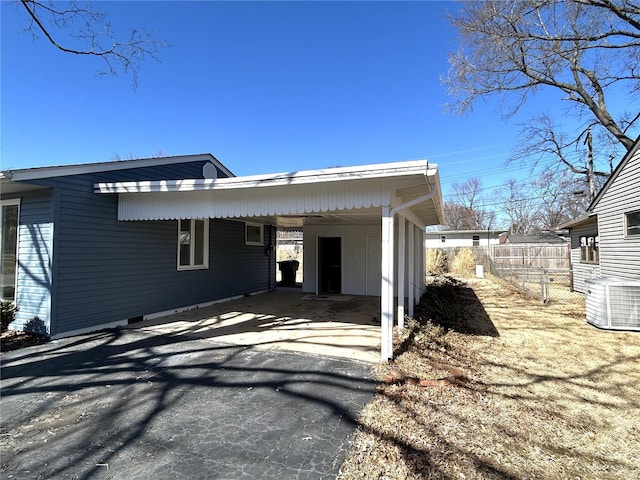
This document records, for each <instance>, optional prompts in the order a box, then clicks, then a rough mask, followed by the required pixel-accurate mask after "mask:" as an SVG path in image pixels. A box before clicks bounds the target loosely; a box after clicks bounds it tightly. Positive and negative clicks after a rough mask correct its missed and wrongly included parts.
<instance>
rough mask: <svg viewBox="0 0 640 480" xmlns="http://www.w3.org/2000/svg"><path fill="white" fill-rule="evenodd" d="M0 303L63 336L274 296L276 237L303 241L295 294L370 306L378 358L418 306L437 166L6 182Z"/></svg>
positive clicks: (135, 163) (196, 164)
mask: <svg viewBox="0 0 640 480" xmlns="http://www.w3.org/2000/svg"><path fill="white" fill-rule="evenodd" d="M0 192H1V200H2V257H1V258H2V272H1V273H2V275H1V280H2V297H3V299H10V300H13V301H15V303H16V304H17V305H18V307H19V309H20V310H19V311H18V314H17V316H16V321H15V322H14V325H13V327H14V328H22V327H24V326H27V327H28V328H35V329H37V330H41V331H45V332H46V333H47V334H49V335H50V336H52V337H61V336H68V335H73V334H78V333H82V332H87V331H91V330H96V329H101V328H106V327H113V326H117V325H122V324H126V323H128V322H133V321H138V320H141V319H145V318H153V317H154V316H160V315H164V314H168V313H173V312H176V311H180V310H184V309H189V308H194V307H197V306H203V305H207V304H209V303H212V302H216V301H221V300H224V299H229V298H233V297H236V296H241V295H247V294H253V293H258V292H264V291H268V290H272V289H274V288H275V286H276V283H275V271H276V261H275V260H276V258H275V244H276V230H277V229H278V228H300V229H302V231H303V241H304V264H305V268H304V273H305V274H304V279H303V291H305V292H310V293H345V294H354V295H379V296H380V298H381V327H382V329H381V330H382V341H381V344H382V346H381V355H382V357H383V359H387V358H391V355H392V349H391V332H392V327H393V324H394V322H395V321H396V320H398V321H402V320H403V319H404V307H405V302H404V301H401V302H398V305H397V308H394V302H395V297H398V298H400V299H403V300H404V298H405V297H408V305H409V314H411V312H412V308H413V304H414V302H415V300H417V299H419V296H420V294H421V288H422V286H423V279H424V250H423V248H422V242H423V236H422V235H423V232H424V229H425V227H426V226H428V225H436V224H439V223H441V221H442V195H441V190H440V180H439V175H438V170H437V166H436V165H431V164H428V163H427V162H426V161H413V162H402V163H391V164H381V165H365V166H360V167H346V168H332V169H326V170H312V171H302V172H294V173H283V174H273V175H258V176H247V177H234V176H233V174H232V173H231V172H230V171H229V170H228V169H227V168H226V167H225V166H224V165H222V164H221V163H220V162H219V161H218V160H217V159H215V158H214V157H213V156H212V155H210V154H204V155H188V156H179V157H165V158H152V159H141V160H129V161H118V162H106V163H96V164H82V165H69V166H61V167H43V168H34V169H21V170H14V171H4V172H2V173H0Z"/></svg>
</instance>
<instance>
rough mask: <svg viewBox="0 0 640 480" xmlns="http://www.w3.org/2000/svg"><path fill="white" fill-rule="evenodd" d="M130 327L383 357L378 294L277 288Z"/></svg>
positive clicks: (359, 356) (372, 359)
mask: <svg viewBox="0 0 640 480" xmlns="http://www.w3.org/2000/svg"><path fill="white" fill-rule="evenodd" d="M130 328H135V329H141V330H143V331H147V332H154V333H161V334H169V335H191V336H197V337H200V338H205V337H206V338H215V339H217V340H218V341H220V342H224V343H228V344H233V345H254V346H256V347H259V348H265V349H284V350H292V351H298V352H310V353H317V354H320V355H330V356H336V357H343V358H351V359H355V360H360V361H365V362H371V363H375V362H378V361H379V360H380V298H379V297H366V296H358V295H318V296H316V295H310V294H305V293H303V292H302V291H301V290H299V289H278V290H276V291H273V292H268V293H263V294H259V295H252V296H247V297H242V298H239V299H235V300H232V301H226V302H221V303H217V304H214V305H211V306H208V307H206V308H198V309H194V310H190V311H186V312H182V313H176V314H173V315H169V316H164V317H160V318H157V319H153V320H146V321H144V322H140V323H136V324H133V325H131V326H130Z"/></svg>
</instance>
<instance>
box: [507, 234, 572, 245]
mask: <svg viewBox="0 0 640 480" xmlns="http://www.w3.org/2000/svg"><path fill="white" fill-rule="evenodd" d="M499 243H500V244H501V245H517V244H534V243H535V244H541V243H543V244H560V243H565V240H564V239H563V238H562V237H560V236H558V235H557V234H555V233H552V232H545V233H538V234H514V233H502V234H501V235H500V242H499Z"/></svg>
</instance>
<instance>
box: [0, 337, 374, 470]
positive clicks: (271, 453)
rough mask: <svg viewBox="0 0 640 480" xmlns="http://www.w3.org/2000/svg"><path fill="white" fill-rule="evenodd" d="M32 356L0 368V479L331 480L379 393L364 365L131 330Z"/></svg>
mask: <svg viewBox="0 0 640 480" xmlns="http://www.w3.org/2000/svg"><path fill="white" fill-rule="evenodd" d="M29 350H33V351H31V352H26V351H24V352H21V354H17V355H12V354H7V356H5V357H3V362H2V363H3V365H2V378H3V383H2V398H1V402H2V410H3V419H2V430H1V433H2V436H1V437H0V439H1V441H2V447H3V466H2V471H3V475H5V474H6V475H10V474H13V475H18V476H20V475H21V474H27V473H26V472H29V473H28V474H27V475H32V476H33V477H38V478H62V477H66V476H73V477H74V478H79V479H89V478H102V477H101V475H111V476H112V477H114V478H115V477H120V478H124V477H125V476H127V475H128V476H133V477H135V475H136V473H141V472H142V471H144V472H145V476H158V477H162V476H166V475H167V474H174V475H178V476H179V475H183V476H184V475H187V473H185V472H189V471H190V469H192V468H194V467H193V465H194V464H195V465H199V466H198V468H200V469H201V470H200V471H199V475H201V476H205V477H206V476H208V477H209V478H213V477H217V476H224V475H226V476H227V477H229V478H231V477H235V478H237V477H240V476H242V475H244V474H246V473H247V472H250V471H254V472H256V476H255V478H260V475H259V474H258V472H264V471H269V470H273V471H274V472H275V473H274V474H280V475H281V476H284V477H287V476H288V477H292V476H297V475H298V474H299V473H300V472H303V473H304V472H311V473H310V476H309V478H314V475H315V473H319V474H320V476H318V477H315V478H321V477H322V476H326V472H324V471H323V470H326V471H327V472H328V471H332V469H333V475H335V474H336V473H337V470H335V469H336V468H337V467H336V465H334V464H333V463H335V458H336V457H339V456H340V455H342V456H344V454H345V446H346V438H347V437H348V435H349V434H350V432H351V431H352V430H353V428H354V427H355V426H356V424H357V420H356V419H357V416H358V414H359V411H360V408H361V407H362V406H363V405H364V404H366V403H367V402H368V401H369V400H370V399H371V397H372V395H373V392H374V390H375V385H376V382H375V381H374V380H373V379H372V378H371V373H370V368H369V366H368V365H366V364H360V363H357V362H350V361H346V360H341V359H335V358H326V357H320V356H313V355H308V354H305V355H300V354H296V353H292V352H282V351H281V352H278V353H275V352H272V351H264V350H262V351H259V350H257V349H255V348H253V347H243V346H234V345H224V344H219V343H215V342H213V341H210V340H207V339H202V338H193V337H189V336H183V335H149V334H145V333H143V332H140V331H136V330H127V329H114V330H108V331H103V332H100V333H98V334H96V335H89V336H83V337H80V338H75V339H71V340H66V341H61V342H58V343H51V344H48V345H46V346H44V347H38V348H37V349H29ZM334 437H337V438H334ZM305 439H306V440H305ZM44 442H46V443H44ZM292 442H296V444H294V443H292ZM318 442H324V443H323V444H322V446H320V445H319V443H318ZM307 444H308V447H307ZM45 447H46V448H45ZM312 447H313V448H312ZM316 447H318V448H316ZM326 449H329V450H330V451H331V452H332V455H333V456H331V458H330V459H328V460H327V458H324V457H323V455H325V456H326V453H325V454H323V453H322V451H323V450H326ZM247 458H253V460H252V462H253V463H252V464H251V465H247V464H246V459H247ZM327 462H328V463H327ZM340 463H341V462H340ZM187 464H188V465H187ZM107 469H108V470H107ZM136 469H140V470H139V471H138V470H136ZM315 469H319V470H318V471H317V472H316V470H315ZM194 471H197V470H194ZM278 472H279V473H278ZM314 472H315V473H314Z"/></svg>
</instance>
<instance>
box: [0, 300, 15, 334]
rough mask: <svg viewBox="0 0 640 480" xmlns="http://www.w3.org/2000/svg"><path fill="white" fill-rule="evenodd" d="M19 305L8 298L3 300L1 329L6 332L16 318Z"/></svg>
mask: <svg viewBox="0 0 640 480" xmlns="http://www.w3.org/2000/svg"><path fill="white" fill-rule="evenodd" d="M17 311H18V307H17V306H16V305H15V304H14V303H13V302H10V301H8V300H3V301H2V320H1V322H0V331H1V332H4V331H6V330H7V328H9V324H10V323H11V322H13V321H14V320H15V318H16V312H17Z"/></svg>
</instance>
